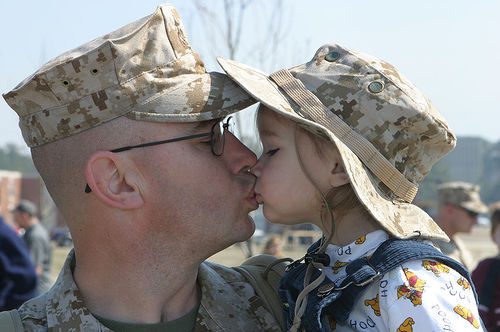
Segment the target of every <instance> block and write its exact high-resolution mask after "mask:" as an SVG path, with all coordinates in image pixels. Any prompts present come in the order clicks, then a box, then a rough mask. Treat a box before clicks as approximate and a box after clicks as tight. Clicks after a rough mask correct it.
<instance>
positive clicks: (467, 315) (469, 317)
mask: <svg viewBox="0 0 500 332" xmlns="http://www.w3.org/2000/svg"><path fill="white" fill-rule="evenodd" d="M453 311H455V312H456V313H457V314H458V315H460V317H462V318H463V319H465V320H466V321H468V322H469V323H471V324H472V326H474V327H475V328H476V329H479V322H478V320H477V319H476V317H474V315H473V314H472V312H471V311H470V310H469V309H467V308H466V307H464V306H461V305H457V306H456V307H454V308H453Z"/></svg>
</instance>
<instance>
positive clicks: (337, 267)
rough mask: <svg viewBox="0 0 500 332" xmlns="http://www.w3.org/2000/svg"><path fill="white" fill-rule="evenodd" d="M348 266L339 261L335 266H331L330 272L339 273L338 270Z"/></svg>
mask: <svg viewBox="0 0 500 332" xmlns="http://www.w3.org/2000/svg"><path fill="white" fill-rule="evenodd" d="M347 264H349V263H348V262H341V261H336V262H335V264H333V266H332V271H333V274H337V273H339V270H340V269H341V268H343V267H344V266H346V265H347Z"/></svg>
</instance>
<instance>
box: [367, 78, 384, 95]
mask: <svg viewBox="0 0 500 332" xmlns="http://www.w3.org/2000/svg"><path fill="white" fill-rule="evenodd" d="M384 88H385V86H384V83H383V82H381V81H373V82H371V83H370V84H368V91H370V92H371V93H380V92H382V91H383V90H384Z"/></svg>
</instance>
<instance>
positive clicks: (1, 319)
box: [0, 309, 24, 332]
mask: <svg viewBox="0 0 500 332" xmlns="http://www.w3.org/2000/svg"><path fill="white" fill-rule="evenodd" d="M0 331H2V332H23V331H24V329H23V322H22V321H21V317H20V316H19V311H17V309H14V310H10V311H3V312H0Z"/></svg>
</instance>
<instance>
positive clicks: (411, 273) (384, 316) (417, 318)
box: [325, 230, 483, 332]
mask: <svg viewBox="0 0 500 332" xmlns="http://www.w3.org/2000/svg"><path fill="white" fill-rule="evenodd" d="M388 238H389V236H388V235H387V233H386V232H384V231H382V230H378V231H375V232H372V233H369V234H367V235H366V236H363V237H361V238H359V239H357V240H356V241H354V242H353V243H351V244H349V245H346V246H343V247H339V246H334V245H329V246H328V247H327V249H326V253H327V254H328V255H329V256H330V262H331V263H330V265H331V267H330V268H329V269H327V270H326V271H325V272H326V276H327V277H328V278H329V279H330V280H332V281H334V282H335V283H336V284H337V285H338V284H340V282H341V281H342V280H343V279H344V278H345V265H347V264H346V263H349V262H351V261H353V260H355V259H357V258H360V257H364V256H370V255H372V254H373V252H374V251H375V250H376V249H377V247H378V246H379V245H380V244H381V243H382V242H384V241H385V240H387V239H388ZM331 327H332V330H333V331H391V332H393V331H394V332H411V331H415V332H416V331H422V332H430V331H455V332H458V331H460V332H461V331H483V329H482V327H481V324H480V321H479V314H478V310H477V305H476V302H475V299H474V294H473V292H472V289H471V288H470V285H469V283H468V281H467V280H466V279H465V278H463V277H462V276H461V275H460V273H458V272H456V271H455V270H453V269H451V268H449V267H447V266H445V265H443V264H440V263H438V262H436V261H433V260H413V261H409V262H406V263H403V264H401V265H400V266H399V267H396V268H394V269H393V270H391V271H389V272H388V273H386V274H385V275H383V276H382V278H380V279H377V280H375V281H374V282H373V283H371V284H370V285H369V286H368V287H367V288H366V290H365V291H364V292H363V293H362V294H361V295H360V299H359V301H357V302H356V303H355V304H354V307H353V310H352V312H351V314H350V315H349V318H348V319H347V321H346V322H345V324H340V323H335V322H334V323H333V324H332V326H331Z"/></svg>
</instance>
